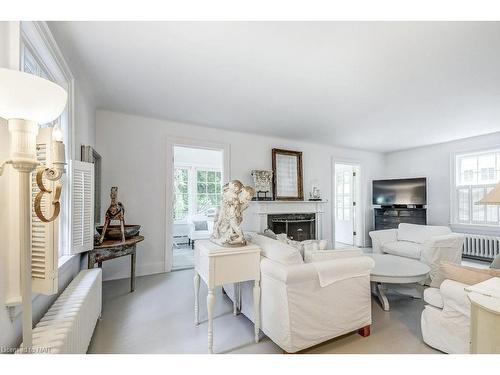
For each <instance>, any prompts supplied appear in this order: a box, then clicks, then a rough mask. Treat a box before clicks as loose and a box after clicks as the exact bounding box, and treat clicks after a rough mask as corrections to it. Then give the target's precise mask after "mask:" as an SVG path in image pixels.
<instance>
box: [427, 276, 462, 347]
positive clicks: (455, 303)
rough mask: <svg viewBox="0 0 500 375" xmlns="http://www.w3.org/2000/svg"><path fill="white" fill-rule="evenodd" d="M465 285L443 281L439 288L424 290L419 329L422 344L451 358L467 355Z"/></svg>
mask: <svg viewBox="0 0 500 375" xmlns="http://www.w3.org/2000/svg"><path fill="white" fill-rule="evenodd" d="M465 287H467V284H462V283H459V282H458V281H453V280H445V281H443V283H442V284H441V286H440V288H427V289H426V290H425V291H424V301H425V302H426V303H427V305H425V309H424V311H423V312H422V317H421V327H422V337H423V339H424V342H425V343H426V344H427V345H429V346H432V347H433V348H436V349H438V350H441V351H442V352H445V353H450V354H464V353H469V341H470V332H469V330H470V301H469V298H468V297H467V292H466V291H465V290H464V288H465Z"/></svg>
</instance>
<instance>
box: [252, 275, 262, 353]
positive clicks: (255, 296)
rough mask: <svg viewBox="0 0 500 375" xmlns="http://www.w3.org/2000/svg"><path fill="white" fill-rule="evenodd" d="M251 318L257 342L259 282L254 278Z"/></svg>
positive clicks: (258, 328)
mask: <svg viewBox="0 0 500 375" xmlns="http://www.w3.org/2000/svg"><path fill="white" fill-rule="evenodd" d="M253 306H254V312H253V318H254V330H255V342H256V343H258V342H259V331H260V282H259V280H255V284H254V287H253Z"/></svg>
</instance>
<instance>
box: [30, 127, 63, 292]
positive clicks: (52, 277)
mask: <svg viewBox="0 0 500 375" xmlns="http://www.w3.org/2000/svg"><path fill="white" fill-rule="evenodd" d="M51 142H52V128H42V129H40V131H39V133H38V136H37V142H36V143H37V144H36V152H37V159H38V161H39V162H40V163H41V164H43V165H50V163H51V147H50V146H51ZM43 182H44V184H45V186H46V187H47V188H49V189H50V190H53V192H52V193H51V194H44V196H43V198H42V202H41V205H42V211H43V212H44V214H45V216H46V217H51V216H52V212H51V210H52V200H53V197H54V189H52V187H53V182H51V181H48V180H47V179H45V178H44V179H43ZM39 191H40V189H38V186H37V184H36V171H35V172H33V173H32V176H31V197H32V199H31V200H32V202H31V203H32V204H31V277H32V288H33V292H35V293H41V294H46V295H52V294H56V293H57V266H58V260H59V218H57V219H56V220H54V221H52V222H50V223H44V222H42V221H41V220H40V219H39V218H38V216H36V214H35V209H34V206H33V203H34V201H35V197H36V195H37V194H38V192H39Z"/></svg>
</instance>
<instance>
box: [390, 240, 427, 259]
mask: <svg viewBox="0 0 500 375" xmlns="http://www.w3.org/2000/svg"><path fill="white" fill-rule="evenodd" d="M382 251H383V252H384V253H388V254H392V255H399V256H401V257H406V258H413V259H420V253H421V252H422V245H420V244H418V243H415V242H408V241H395V242H388V243H385V244H384V246H382Z"/></svg>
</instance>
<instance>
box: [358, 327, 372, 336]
mask: <svg viewBox="0 0 500 375" xmlns="http://www.w3.org/2000/svg"><path fill="white" fill-rule="evenodd" d="M358 334H360V335H361V336H363V337H368V336H370V326H369V325H368V326H364V327H362V328H360V329H358Z"/></svg>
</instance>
